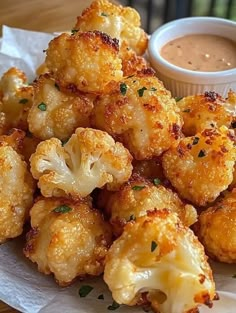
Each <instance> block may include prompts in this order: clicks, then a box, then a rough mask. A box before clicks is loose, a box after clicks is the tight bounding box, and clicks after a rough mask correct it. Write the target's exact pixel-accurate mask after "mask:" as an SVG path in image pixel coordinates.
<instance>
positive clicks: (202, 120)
mask: <svg viewBox="0 0 236 313" xmlns="http://www.w3.org/2000/svg"><path fill="white" fill-rule="evenodd" d="M178 106H179V108H180V112H181V116H182V118H183V120H184V125H183V133H184V134H185V135H186V136H194V135H195V134H196V133H198V132H201V131H203V130H204V129H210V128H214V127H220V126H223V125H225V126H227V127H230V125H231V122H232V119H233V115H232V111H231V110H230V109H229V108H228V107H227V102H226V100H224V99H223V98H222V97H221V96H219V95H218V94H217V93H215V92H205V93H204V95H196V96H189V97H185V98H183V99H182V100H180V101H178Z"/></svg>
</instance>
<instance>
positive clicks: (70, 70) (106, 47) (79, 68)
mask: <svg viewBox="0 0 236 313" xmlns="http://www.w3.org/2000/svg"><path fill="white" fill-rule="evenodd" d="M46 66H47V67H48V69H49V71H50V72H51V73H52V74H53V76H54V78H55V79H56V80H57V81H58V82H59V84H60V85H61V86H63V87H65V88H67V89H71V90H72V91H73V90H80V91H82V92H92V93H98V94H99V93H102V92H104V91H105V90H106V88H109V87H108V85H109V84H110V83H113V82H116V81H120V80H121V79H122V77H123V72H122V70H121V69H122V63H121V58H120V57H119V44H118V41H117V40H116V39H112V38H111V37H109V36H108V35H107V34H105V33H101V32H99V31H94V32H77V33H74V34H72V35H69V34H66V33H63V34H61V35H60V36H58V37H56V38H54V39H53V40H52V41H50V43H49V46H48V49H47V56H46Z"/></svg>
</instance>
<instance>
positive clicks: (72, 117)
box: [28, 74, 93, 140]
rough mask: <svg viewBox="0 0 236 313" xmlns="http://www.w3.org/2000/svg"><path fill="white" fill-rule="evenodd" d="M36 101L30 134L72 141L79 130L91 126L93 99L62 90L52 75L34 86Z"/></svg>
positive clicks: (44, 77) (45, 76) (31, 118)
mask: <svg viewBox="0 0 236 313" xmlns="http://www.w3.org/2000/svg"><path fill="white" fill-rule="evenodd" d="M33 86H34V101H33V106H32V108H31V109H30V111H29V116H28V123H29V130H30V132H31V133H32V134H33V135H34V136H36V137H38V138H40V139H42V140H45V139H49V138H52V137H56V138H58V139H61V140H66V139H68V138H69V137H70V136H71V135H72V134H73V132H74V131H75V129H76V128H77V127H88V126H89V115H90V112H91V111H92V108H93V100H92V97H89V96H86V95H84V94H76V93H74V94H73V93H71V92H65V91H64V90H61V88H60V86H59V85H58V84H57V83H56V81H55V79H53V77H51V76H50V75H49V74H45V75H43V76H40V78H39V79H38V80H37V81H36V82H35V83H34V85H33Z"/></svg>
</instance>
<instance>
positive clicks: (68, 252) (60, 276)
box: [24, 198, 112, 285]
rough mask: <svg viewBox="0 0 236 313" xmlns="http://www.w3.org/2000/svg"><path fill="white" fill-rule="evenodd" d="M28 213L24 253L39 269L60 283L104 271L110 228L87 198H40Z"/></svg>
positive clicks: (66, 282)
mask: <svg viewBox="0 0 236 313" xmlns="http://www.w3.org/2000/svg"><path fill="white" fill-rule="evenodd" d="M30 216H31V227H32V229H31V230H30V232H29V233H28V234H27V243H26V246H25V249H24V253H25V255H26V256H27V257H28V258H29V259H30V260H31V261H32V262H35V263H37V265H38V269H39V271H40V272H43V273H44V274H50V273H53V274H54V276H55V279H56V280H57V282H58V283H59V285H68V284H70V283H72V282H73V280H74V279H75V278H76V277H78V276H80V277H84V276H85V275H93V276H97V275H100V274H101V273H102V272H103V270H104V261H105V256H106V253H107V250H108V247H109V246H110V244H111V242H112V240H111V237H112V236H111V230H110V226H109V224H108V223H106V222H105V221H104V220H103V217H102V215H101V213H100V212H99V211H98V210H95V209H92V208H91V204H90V201H89V200H88V201H87V200H86V201H72V200H67V199H62V198H58V199H54V198H48V199H40V200H38V201H37V202H36V203H35V204H34V206H33V207H32V209H31V211H30Z"/></svg>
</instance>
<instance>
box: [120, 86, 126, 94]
mask: <svg viewBox="0 0 236 313" xmlns="http://www.w3.org/2000/svg"><path fill="white" fill-rule="evenodd" d="M126 91H127V85H126V84H125V83H121V84H120V92H121V94H122V95H123V96H125V95H126Z"/></svg>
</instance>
